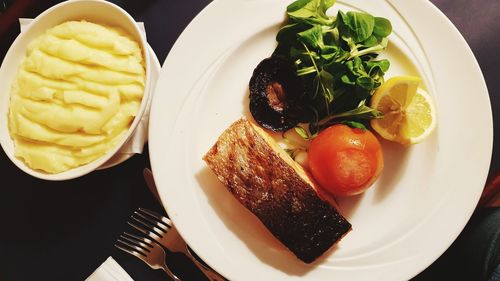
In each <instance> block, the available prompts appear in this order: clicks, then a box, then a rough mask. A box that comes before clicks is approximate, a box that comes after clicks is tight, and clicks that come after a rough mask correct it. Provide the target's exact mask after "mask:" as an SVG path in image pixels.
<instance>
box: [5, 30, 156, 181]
mask: <svg viewBox="0 0 500 281" xmlns="http://www.w3.org/2000/svg"><path fill="white" fill-rule="evenodd" d="M145 76H146V75H145V67H144V59H143V56H142V50H141V48H140V46H139V44H138V43H137V42H135V41H134V40H132V39H130V38H129V37H127V35H126V34H125V33H124V32H122V31H120V30H118V29H114V28H110V27H105V26H101V25H97V24H94V23H90V22H86V21H79V22H77V21H70V22H65V23H63V24H60V25H58V26H55V27H53V28H51V29H49V30H47V31H46V32H45V33H44V34H43V35H42V36H40V37H38V38H37V39H35V40H34V41H33V42H32V43H31V44H30V45H29V46H28V51H27V54H26V57H25V59H24V60H23V62H22V65H21V67H20V69H19V72H18V73H17V76H16V78H15V81H14V83H13V85H12V90H11V91H12V92H11V99H10V108H9V116H8V118H9V130H10V135H11V137H12V139H13V140H14V144H15V155H16V157H18V158H20V159H22V160H23V161H24V162H25V163H26V164H27V165H28V166H29V167H31V168H33V169H38V170H43V171H45V172H48V173H60V172H63V171H66V170H69V169H72V168H75V167H78V166H80V165H83V164H86V163H89V162H91V161H93V160H95V159H97V158H99V157H100V156H102V155H103V154H105V153H106V152H107V151H109V150H110V149H111V148H114V147H115V146H116V145H118V143H119V142H120V141H121V140H123V137H124V135H125V134H126V132H127V130H128V128H129V127H130V124H131V123H132V121H133V119H134V117H135V115H136V114H137V112H138V110H139V107H140V103H141V100H142V97H143V94H144V86H145V85H144V84H145V80H146V78H145Z"/></svg>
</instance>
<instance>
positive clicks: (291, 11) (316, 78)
mask: <svg viewBox="0 0 500 281" xmlns="http://www.w3.org/2000/svg"><path fill="white" fill-rule="evenodd" d="M334 4H335V0H297V1H295V2H293V3H291V4H290V5H288V7H287V15H288V22H287V24H286V25H285V26H283V27H282V28H281V29H280V31H279V32H278V34H277V36H276V41H277V42H278V46H277V47H276V49H275V51H274V53H273V55H278V56H284V57H287V58H289V59H290V60H291V61H293V62H294V63H295V66H296V68H297V72H296V74H297V76H298V77H300V79H301V80H302V82H303V85H304V88H305V90H304V94H303V96H302V97H301V104H302V105H303V106H302V108H301V110H302V112H303V120H301V121H302V122H305V123H309V130H310V133H311V134H310V135H314V134H316V133H317V132H318V131H320V130H321V129H323V128H324V126H326V125H327V124H331V123H332V122H337V121H338V120H342V121H343V122H351V123H352V124H358V123H360V122H362V120H368V119H371V118H379V117H381V115H382V114H381V113H380V112H378V111H377V110H374V109H372V108H370V107H368V105H367V104H369V100H370V98H371V95H372V94H373V92H374V91H375V90H376V89H377V88H378V87H379V86H380V85H381V84H382V83H383V82H384V74H385V73H386V72H387V71H388V70H389V67H390V63H389V61H388V60H385V59H381V60H380V59H377V57H378V54H379V53H380V51H382V50H384V49H386V47H387V43H388V39H387V36H389V35H390V34H391V33H392V25H391V22H390V21H389V20H388V19H386V18H382V17H375V16H372V15H370V14H367V13H362V12H353V11H349V12H343V11H339V12H338V13H337V14H336V15H335V16H330V15H328V14H327V11H328V9H329V8H331V7H332V6H333V5H334ZM353 122H354V123H353ZM351 123H349V124H351Z"/></svg>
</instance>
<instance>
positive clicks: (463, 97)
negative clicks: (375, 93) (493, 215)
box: [149, 0, 493, 280]
mask: <svg viewBox="0 0 500 281" xmlns="http://www.w3.org/2000/svg"><path fill="white" fill-rule="evenodd" d="M290 2H291V0H290V1H288V0H287V1H285V0H280V1H278V0H216V1H214V2H212V3H211V4H210V5H209V6H208V7H206V8H205V9H204V10H203V11H202V12H201V13H200V14H199V15H198V16H197V17H196V18H195V19H194V20H193V21H192V22H191V24H190V25H189V26H188V27H187V28H186V29H185V31H184V32H183V33H182V35H181V36H180V37H179V39H178V41H177V42H176V44H175V45H174V47H173V48H172V50H171V51H170V54H169V55H168V57H167V59H166V61H165V63H164V65H163V68H162V72H161V75H160V79H159V81H158V85H157V88H156V94H155V95H154V97H153V104H152V108H151V119H150V131H149V134H150V135H149V149H150V158H151V164H152V168H153V173H154V177H155V181H156V183H157V185H158V191H159V194H160V196H161V199H162V201H163V204H164V206H165V208H166V210H167V212H168V213H169V215H170V217H171V218H172V220H173V221H174V223H175V224H176V225H177V228H178V229H179V232H180V233H181V235H182V236H183V237H184V238H185V239H186V241H187V242H188V243H189V245H190V246H191V247H192V248H193V249H194V250H195V252H196V253H197V254H198V255H199V256H200V257H201V258H203V259H204V260H205V261H206V262H207V263H208V264H209V265H211V266H212V267H213V268H214V269H216V270H217V271H219V272H220V273H221V274H223V275H224V276H226V277H227V278H229V279H230V280H259V279H260V280H283V279H307V280H408V279H410V278H411V277H413V276H415V275H416V274H418V273H419V272H420V271H422V270H423V269H425V268H426V267H427V266H429V265H430V264H431V263H432V262H433V261H434V260H435V259H437V258H438V257H439V256H440V255H441V254H442V253H443V252H444V251H445V250H446V248H447V247H448V246H449V245H450V244H451V243H452V242H453V240H454V239H455V238H456V237H457V235H458V234H459V233H460V231H461V230H462V229H463V227H464V226H465V224H466V222H467V221H468V219H469V218H470V216H471V214H472V212H473V210H474V208H475V206H476V204H477V201H478V199H479V196H480V194H481V191H482V188H483V186H484V182H485V179H486V175H487V172H488V167H489V164H490V157H491V151H492V139H493V134H492V117H491V108H490V103H489V97H488V92H487V88H486V85H485V82H484V79H483V77H482V74H481V71H480V69H479V66H478V64H477V62H476V60H475V58H474V56H473V54H472V52H471V51H470V49H469V47H468V46H467V44H466V42H465V40H464V39H463V38H462V36H461V35H460V34H459V32H458V31H457V30H456V28H455V27H454V26H453V25H452V24H451V23H450V21H449V20H448V19H447V18H446V17H445V16H444V15H443V14H442V13H441V12H440V11H439V10H438V9H437V8H435V7H434V6H433V5H432V4H431V3H430V2H429V1H426V0H414V1H396V0H387V1H385V0H372V1H363V0H345V1H338V2H337V4H335V6H334V8H333V9H339V8H340V9H342V10H361V11H366V12H369V13H371V14H373V15H376V16H384V17H386V18H389V19H390V20H391V21H392V24H393V28H394V32H393V34H392V35H391V36H390V38H389V39H390V43H389V44H390V46H389V47H388V49H387V51H386V52H384V55H383V56H385V57H387V58H389V59H390V61H391V69H390V71H389V72H388V73H387V75H386V77H387V78H388V77H391V76H395V75H403V74H414V75H419V76H421V77H422V78H423V80H424V82H425V85H424V86H425V87H426V88H427V90H428V91H429V93H430V94H431V95H432V96H433V98H434V99H435V101H436V105H437V109H438V128H437V130H436V132H435V133H434V134H433V135H432V136H431V137H430V138H429V139H427V140H426V141H425V142H423V143H421V144H418V145H414V146H412V147H409V148H404V147H401V146H399V145H395V144H390V143H386V142H383V149H384V157H385V169H384V171H383V174H382V176H381V177H380V178H379V180H378V181H377V182H376V183H375V184H374V186H373V187H372V188H371V189H369V190H368V191H367V192H366V193H365V194H363V195H360V196H356V197H349V198H341V199H339V204H340V211H341V213H343V214H344V215H345V216H346V217H347V219H348V220H349V221H350V222H351V223H352V225H353V230H352V231H351V232H350V233H349V234H348V235H347V236H346V237H345V238H344V239H343V240H342V241H341V242H340V243H339V244H338V245H336V246H334V247H332V249H331V250H330V251H328V252H327V253H325V254H324V255H323V256H322V257H321V258H320V259H318V260H317V261H316V262H315V263H313V264H310V265H307V264H304V263H302V262H300V261H299V260H298V259H296V258H295V257H294V256H293V255H292V254H291V253H290V252H289V251H288V250H287V249H286V248H285V247H284V246H282V245H281V244H280V243H279V242H277V240H276V239H275V238H274V237H273V236H272V235H271V234H270V233H269V232H268V231H267V230H266V229H265V227H264V226H263V225H262V224H261V223H260V222H259V220H258V219H257V218H256V217H254V216H253V215H252V214H251V213H250V212H249V211H248V210H246V209H245V208H244V207H243V206H242V205H240V204H239V203H238V202H237V200H236V199H234V198H233V197H232V195H231V194H230V193H229V192H228V191H227V190H226V188H225V187H224V186H223V185H222V184H221V183H219V181H218V180H217V178H216V177H215V175H214V174H213V173H212V172H211V170H210V169H209V168H208V167H207V166H206V165H205V163H204V162H203V161H202V156H203V155H204V153H205V152H206V151H207V150H208V149H209V148H210V147H211V146H212V145H213V144H214V143H215V141H216V139H217V137H218V136H219V135H220V134H221V133H222V132H223V130H224V129H225V128H227V127H228V126H229V125H230V124H231V123H232V122H234V121H235V120H237V119H239V118H240V117H241V116H247V117H248V116H249V114H248V109H247V107H248V94H249V92H248V81H249V80H250V77H251V74H252V71H253V69H254V68H255V66H256V65H257V64H258V63H259V62H260V61H261V60H262V59H263V58H265V57H267V56H269V55H270V54H271V53H272V51H273V50H274V47H275V46H276V43H275V40H274V38H275V35H276V33H277V31H278V29H279V27H280V26H281V25H282V24H283V23H284V20H285V9H286V6H287V4H289V3H290ZM332 12H334V11H332ZM422 15H426V16H425V20H424V19H423V18H422Z"/></svg>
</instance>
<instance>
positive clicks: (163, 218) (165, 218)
mask: <svg viewBox="0 0 500 281" xmlns="http://www.w3.org/2000/svg"><path fill="white" fill-rule="evenodd" d="M139 211H141V212H143V213H146V214H148V215H150V216H152V217H153V218H155V219H157V220H160V221H162V222H163V223H165V224H166V225H167V226H168V227H172V221H171V220H170V219H169V218H167V217H165V216H162V215H160V214H158V213H157V212H155V211H151V210H148V209H144V208H139Z"/></svg>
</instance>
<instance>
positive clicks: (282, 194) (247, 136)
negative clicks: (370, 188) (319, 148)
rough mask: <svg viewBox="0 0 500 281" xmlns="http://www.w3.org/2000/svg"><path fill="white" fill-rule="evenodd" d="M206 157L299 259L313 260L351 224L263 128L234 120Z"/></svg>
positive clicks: (231, 190) (224, 179) (239, 199)
mask: <svg viewBox="0 0 500 281" xmlns="http://www.w3.org/2000/svg"><path fill="white" fill-rule="evenodd" d="M203 160H205V162H206V163H207V164H208V166H209V167H210V168H211V169H212V170H213V172H214V173H215V174H216V175H217V177H218V179H219V180H220V181H221V182H222V183H223V184H224V185H225V186H226V187H227V189H228V190H229V191H230V192H231V193H232V194H233V195H234V196H235V197H236V199H238V201H239V202H240V203H241V204H243V205H244V206H245V207H246V208H248V209H249V210H250V211H251V212H252V213H253V214H254V215H256V216H257V217H258V218H259V219H260V220H261V221H262V223H263V224H264V225H265V226H266V227H267V228H268V229H269V231H271V233H272V234H273V235H274V236H275V237H276V238H278V240H279V241H281V243H283V244H284V245H285V246H286V247H287V248H288V249H290V250H291V251H292V252H293V253H294V254H295V255H296V256H297V257H298V258H299V259H300V260H302V261H304V262H306V263H311V262H313V261H314V260H316V258H318V257H319V256H321V255H322V254H323V253H324V252H325V251H327V250H328V249H329V248H330V247H331V246H332V245H333V244H335V243H336V242H337V241H338V240H340V239H341V238H342V237H343V236H344V235H345V234H346V233H347V232H349V231H350V229H351V224H350V223H349V222H348V221H347V220H346V219H345V218H344V217H343V216H342V215H341V214H340V213H339V212H338V211H337V210H336V209H335V208H334V207H333V206H332V205H331V204H329V203H328V202H327V201H325V200H323V199H322V198H320V196H319V195H318V193H317V192H316V189H315V183H314V182H313V181H311V179H310V178H309V177H308V176H307V174H306V173H305V171H304V170H303V168H302V167H301V166H300V165H298V164H297V163H296V162H295V161H293V160H292V159H291V158H290V157H289V156H288V155H287V154H286V152H284V151H283V149H281V148H280V147H279V146H278V144H277V143H276V142H275V141H274V140H272V139H271V137H270V136H268V135H267V133H265V132H264V131H263V130H262V129H261V128H259V127H257V126H256V125H253V124H252V123H250V122H249V121H247V120H246V119H243V118H242V119H240V120H238V121H236V122H235V123H233V124H232V125H231V126H230V127H229V128H228V129H226V130H225V131H224V133H223V134H222V135H221V136H220V137H219V139H218V140H217V142H216V143H215V144H214V146H213V147H212V148H211V149H210V150H209V151H208V152H207V153H206V155H205V156H204V157H203Z"/></svg>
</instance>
